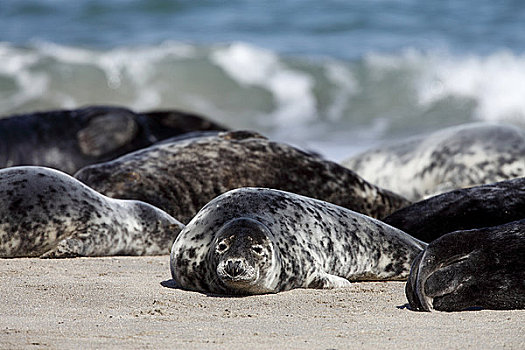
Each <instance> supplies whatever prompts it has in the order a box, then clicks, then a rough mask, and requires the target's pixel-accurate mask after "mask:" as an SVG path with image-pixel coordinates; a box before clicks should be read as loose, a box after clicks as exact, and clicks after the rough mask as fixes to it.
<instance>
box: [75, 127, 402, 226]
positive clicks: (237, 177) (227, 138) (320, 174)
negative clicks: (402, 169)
mask: <svg viewBox="0 0 525 350" xmlns="http://www.w3.org/2000/svg"><path fill="white" fill-rule="evenodd" d="M75 177H76V178H78V179H79V180H81V181H83V182H84V183H86V184H87V185H89V186H91V187H93V188H94V189H95V190H97V191H99V192H101V193H104V194H105V195H107V196H110V197H115V198H128V199H138V200H142V201H145V202H148V203H151V204H153V205H155V206H157V207H159V208H162V209H163V210H165V211H166V212H168V213H169V214H171V215H172V216H174V217H176V218H177V219H179V220H180V221H182V222H183V223H186V222H188V221H189V220H190V219H191V218H192V217H193V215H195V213H196V212H197V211H198V210H199V209H200V208H202V206H203V205H205V204H206V203H207V202H209V201H210V200H211V199H213V198H215V197H216V196H218V195H220V194H222V193H224V192H226V191H228V190H231V189H235V188H239V187H249V186H251V187H269V188H275V189H281V190H285V191H289V192H294V193H298V194H302V195H305V196H309V197H313V198H318V199H321V200H325V201H328V202H331V203H335V204H337V205H341V206H344V207H346V208H349V209H352V210H355V211H358V212H361V213H364V214H367V215H370V216H373V217H378V218H381V217H384V216H386V215H388V214H390V213H392V212H393V211H395V210H397V209H399V208H402V207H404V206H406V205H408V204H409V202H408V201H407V200H406V199H404V198H402V197H400V196H398V195H396V194H394V193H391V192H389V191H385V190H383V189H380V188H378V187H376V186H373V185H371V184H369V183H367V182H366V181H364V180H363V179H361V178H360V177H359V176H358V175H356V174H355V173H354V172H353V171H351V170H348V169H346V168H344V167H342V166H340V165H338V164H336V163H334V162H330V161H327V160H324V159H321V158H319V157H317V156H315V155H312V154H309V153H306V152H303V151H301V150H299V149H297V148H294V147H292V146H289V145H287V144H283V143H279V142H273V141H270V140H268V139H266V138H264V137H262V136H261V135H259V134H256V133H252V132H247V131H237V132H226V133H219V134H218V135H215V136H206V137H196V138H191V139H187V140H182V141H180V140H179V141H175V142H162V143H160V144H158V145H154V146H152V147H149V148H147V149H143V150H140V151H137V152H134V153H131V154H128V155H125V156H123V157H120V158H118V159H115V160H114V161H111V162H107V163H102V164H97V165H93V166H89V167H86V168H84V169H82V170H80V171H79V172H78V173H77V174H76V175H75Z"/></svg>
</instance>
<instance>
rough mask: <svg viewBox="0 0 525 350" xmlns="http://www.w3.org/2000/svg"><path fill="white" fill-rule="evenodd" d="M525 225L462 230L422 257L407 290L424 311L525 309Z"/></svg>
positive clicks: (431, 246)
mask: <svg viewBox="0 0 525 350" xmlns="http://www.w3.org/2000/svg"><path fill="white" fill-rule="evenodd" d="M524 256H525V220H519V221H514V222H511V223H508V224H504V225H499V226H494V227H490V228H482V229H474V230H467V231H456V232H452V233H449V234H446V235H444V236H443V237H441V238H439V239H437V240H435V241H433V242H432V243H430V244H429V245H428V247H427V248H426V249H425V250H424V251H423V252H422V253H421V254H420V255H419V256H418V257H417V259H416V260H415V261H414V264H413V266H412V271H411V272H410V277H409V279H408V282H407V285H406V296H407V299H408V301H409V304H410V307H411V308H412V309H413V310H419V311H431V310H440V311H461V310H466V309H475V308H484V309H524V308H525V259H524Z"/></svg>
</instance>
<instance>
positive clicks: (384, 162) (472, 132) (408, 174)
mask: <svg viewBox="0 0 525 350" xmlns="http://www.w3.org/2000/svg"><path fill="white" fill-rule="evenodd" d="M342 164H343V165H344V166H346V167H348V168H349V169H352V170H354V171H355V172H357V173H358V174H359V175H361V176H362V177H363V178H364V179H366V180H367V181H370V182H371V183H373V184H375V185H377V186H381V187H383V188H386V189H389V190H391V191H394V192H396V193H399V194H401V195H403V196H405V197H407V198H408V199H410V200H413V201H418V200H421V199H422V198H426V197H429V196H432V195H436V194H439V193H443V192H447V191H451V190H454V189H458V188H464V187H470V186H476V185H482V184H487V183H492V182H497V181H503V180H509V179H513V178H517V177H523V176H525V135H524V132H523V130H521V129H519V128H517V127H513V126H508V125H496V124H482V123H478V124H467V125H462V126H458V127H453V128H448V129H444V130H441V131H438V132H436V133H433V134H430V135H425V136H418V137H414V138H412V139H410V140H408V141H401V142H399V143H395V144H390V145H385V146H384V147H379V148H376V149H373V150H370V151H366V152H364V153H362V154H359V155H356V156H354V157H352V158H350V159H348V160H346V161H344V162H343V163H342Z"/></svg>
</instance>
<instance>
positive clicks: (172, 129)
mask: <svg viewBox="0 0 525 350" xmlns="http://www.w3.org/2000/svg"><path fill="white" fill-rule="evenodd" d="M195 130H225V129H224V128H223V127H222V126H220V125H218V124H216V123H213V122H211V121H209V120H207V119H205V118H203V117H200V116H198V115H194V114H191V113H185V112H180V111H175V110H171V111H170V110H168V111H152V112H148V113H134V112H132V111H130V110H129V109H126V108H120V107H110V106H90V107H85V108H80V109H74V110H53V111H46V112H38V113H30V114H24V115H15V116H9V117H4V118H2V119H0V167H2V168H4V167H9V166H16V165H40V166H47V167H52V168H56V169H59V170H62V171H64V172H67V173H69V174H73V173H74V172H75V171H77V170H78V169H80V168H81V167H84V166H86V165H88V164H94V163H98V162H102V161H107V160H110V159H113V158H116V157H118V156H121V155H123V154H125V153H129V152H132V151H135V150H137V149H140V148H144V147H147V146H150V145H152V144H153V143H155V142H157V141H159V140H163V139H166V138H169V137H173V136H176V135H180V134H183V133H186V132H190V131H195Z"/></svg>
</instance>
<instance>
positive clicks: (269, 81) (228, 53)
mask: <svg viewBox="0 0 525 350" xmlns="http://www.w3.org/2000/svg"><path fill="white" fill-rule="evenodd" d="M210 59H211V61H212V62H213V63H215V64H216V65H217V66H219V67H220V68H222V69H223V70H224V71H225V72H226V73H227V74H228V75H229V76H230V77H231V78H232V79H233V80H235V81H237V82H238V83H239V84H241V85H251V86H258V87H262V88H264V89H267V90H268V91H269V92H270V93H271V94H272V95H273V97H274V102H275V105H276V108H275V110H274V111H273V112H272V114H271V117H272V119H273V122H274V124H275V125H280V126H283V127H286V126H289V125H300V124H303V123H306V122H308V121H312V120H314V119H315V117H316V114H317V113H316V112H317V110H316V109H317V107H316V99H315V96H314V94H313V91H312V89H313V85H314V80H313V78H312V77H311V76H310V75H308V74H307V73H305V72H301V71H298V70H294V69H291V68H289V67H287V66H286V64H285V63H283V62H282V61H281V60H280V59H279V57H278V56H277V55H276V54H275V53H273V52H271V51H269V50H264V49H261V48H257V47H254V46H251V45H247V44H244V43H234V44H231V45H229V46H228V47H226V48H222V49H217V50H216V51H214V52H212V54H211V57H210Z"/></svg>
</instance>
